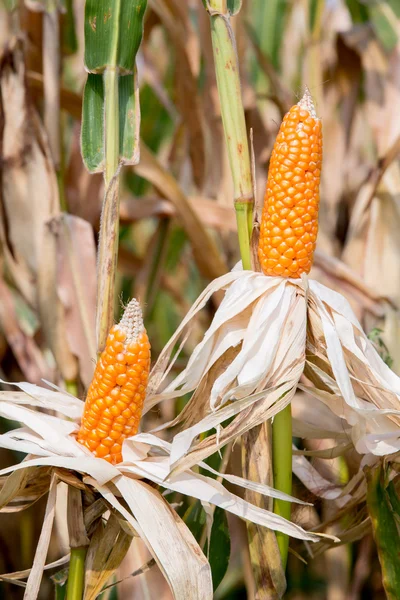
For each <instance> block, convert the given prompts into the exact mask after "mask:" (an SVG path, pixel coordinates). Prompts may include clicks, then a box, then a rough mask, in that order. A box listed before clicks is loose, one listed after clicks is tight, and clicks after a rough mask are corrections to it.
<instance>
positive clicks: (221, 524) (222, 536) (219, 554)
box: [205, 506, 231, 591]
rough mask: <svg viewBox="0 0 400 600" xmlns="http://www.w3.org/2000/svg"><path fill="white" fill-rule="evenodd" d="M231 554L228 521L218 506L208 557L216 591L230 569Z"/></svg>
mask: <svg viewBox="0 0 400 600" xmlns="http://www.w3.org/2000/svg"><path fill="white" fill-rule="evenodd" d="M206 549H207V546H206V548H205V550H206ZM230 554H231V539H230V536H229V527H228V519H227V518H226V513H225V511H224V510H223V509H222V508H219V507H218V506H217V507H216V509H215V511H214V520H213V524H212V528H211V537H210V551H209V555H208V560H209V563H210V566H211V573H212V580H213V588H214V591H215V590H216V589H217V587H218V586H219V584H220V583H221V581H222V580H223V578H224V575H225V573H226V571H227V569H228V565H229V558H230Z"/></svg>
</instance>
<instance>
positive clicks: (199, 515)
mask: <svg viewBox="0 0 400 600" xmlns="http://www.w3.org/2000/svg"><path fill="white" fill-rule="evenodd" d="M183 520H184V522H185V524H186V526H187V527H188V528H189V529H190V531H191V532H192V535H193V536H194V537H195V538H196V540H197V541H198V542H199V541H200V538H201V535H202V533H203V529H204V526H205V524H206V513H205V511H204V508H203V507H202V505H201V502H200V500H196V502H194V504H192V505H191V506H189V508H188V509H187V511H186V513H185V515H184V517H183Z"/></svg>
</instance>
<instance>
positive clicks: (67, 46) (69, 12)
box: [61, 0, 78, 54]
mask: <svg viewBox="0 0 400 600" xmlns="http://www.w3.org/2000/svg"><path fill="white" fill-rule="evenodd" d="M65 10H66V12H65V15H63V18H62V30H61V31H62V49H63V52H64V54H75V52H77V50H78V40H77V37H76V30H75V15H74V9H73V5H72V0H66V3H65Z"/></svg>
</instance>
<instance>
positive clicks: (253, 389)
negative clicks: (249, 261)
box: [147, 268, 400, 468]
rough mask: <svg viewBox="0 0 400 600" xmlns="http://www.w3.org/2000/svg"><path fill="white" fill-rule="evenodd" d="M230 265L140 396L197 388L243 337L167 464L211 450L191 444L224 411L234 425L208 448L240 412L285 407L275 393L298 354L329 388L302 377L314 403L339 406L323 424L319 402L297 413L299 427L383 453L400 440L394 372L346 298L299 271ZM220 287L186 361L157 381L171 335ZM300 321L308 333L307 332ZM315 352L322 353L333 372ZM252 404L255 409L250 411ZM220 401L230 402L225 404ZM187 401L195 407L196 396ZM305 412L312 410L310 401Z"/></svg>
mask: <svg viewBox="0 0 400 600" xmlns="http://www.w3.org/2000/svg"><path fill="white" fill-rule="evenodd" d="M229 275H230V277H228V276H226V277H221V278H220V279H219V280H216V281H214V282H213V283H212V284H211V285H210V286H209V287H208V288H207V289H206V290H205V291H204V292H203V294H202V296H201V298H200V299H199V302H198V303H195V305H194V308H193V309H192V310H191V311H190V312H189V313H188V315H187V317H186V318H185V320H184V322H183V323H182V325H181V327H180V328H179V329H178V330H177V332H176V334H175V335H174V336H173V338H172V340H171V344H169V345H167V347H166V348H165V349H164V352H163V353H162V355H161V357H160V361H159V363H158V364H157V365H156V367H155V371H154V372H155V374H156V378H155V380H154V382H155V385H154V386H153V388H152V390H151V393H150V394H149V396H148V399H147V404H148V407H152V406H154V405H155V404H156V403H157V402H160V401H162V400H164V399H167V398H170V397H177V396H179V395H181V394H186V393H188V392H190V391H192V390H193V389H195V388H196V387H197V386H198V385H199V384H200V382H201V381H202V380H203V378H205V377H206V376H207V374H208V373H209V371H210V369H211V367H212V366H213V365H214V364H215V363H216V361H217V360H218V358H219V357H220V356H221V354H222V353H223V352H225V351H226V350H228V349H229V348H230V347H234V346H238V345H239V344H240V346H239V352H238V353H236V356H235V358H234V359H233V360H232V362H231V363H230V365H228V367H227V368H226V370H225V372H223V373H222V374H220V375H219V376H218V377H217V379H216V380H215V381H214V384H213V386H212V389H211V392H210V396H209V411H208V414H206V416H205V417H204V418H203V419H202V420H200V421H198V422H197V423H196V424H195V425H194V426H191V427H189V428H187V429H185V430H184V431H182V432H181V433H179V434H178V435H176V436H175V439H174V441H173V446H172V450H171V463H172V466H174V468H177V467H178V465H179V468H181V467H183V466H186V467H189V466H191V465H192V464H194V462H191V461H190V460H189V456H190V455H192V457H193V460H195V459H196V460H197V459H203V458H205V456H208V455H209V454H211V447H210V446H209V447H208V450H207V448H205V445H206V444H205V442H204V443H203V444H201V443H199V444H196V443H195V440H196V438H198V436H199V434H200V433H203V432H205V431H209V430H210V429H212V428H217V427H218V426H220V425H221V423H222V422H223V421H224V419H227V418H229V417H231V416H233V415H236V418H235V420H234V423H236V422H237V430H236V431H235V430H234V428H233V427H232V426H231V427H230V429H231V430H232V434H231V436H230V437H229V436H228V435H224V430H223V429H222V431H220V433H219V436H218V437H219V441H220V443H218V442H217V441H215V443H214V447H213V448H212V450H213V451H215V450H216V449H217V448H219V447H220V445H223V444H224V443H227V441H229V440H230V439H232V438H234V437H235V436H236V435H241V434H242V433H243V432H244V431H245V430H246V428H245V427H243V424H242V423H240V414H241V413H242V412H243V414H245V413H246V415H248V422H247V426H248V428H249V429H250V428H251V427H253V426H255V425H257V424H258V423H259V422H260V421H258V420H257V419H258V418H259V413H257V410H258V408H259V407H260V406H261V405H263V407H264V408H265V409H266V411H267V410H268V411H269V413H268V417H269V418H270V417H271V416H273V415H274V414H276V412H278V411H279V410H282V408H284V404H283V403H281V400H282V397H280V396H282V394H283V393H284V392H286V393H287V395H291V396H293V393H294V391H295V389H296V388H297V387H298V385H299V379H300V377H301V375H302V373H303V369H304V364H307V367H308V369H309V370H310V371H311V372H313V373H315V375H316V377H317V378H318V379H320V380H321V381H323V383H324V385H325V386H327V387H328V388H329V391H327V390H326V389H323V390H321V389H318V387H313V386H312V385H309V384H308V385H307V386H305V387H304V386H301V387H302V389H304V390H305V391H307V392H308V393H309V394H310V395H312V396H313V397H314V398H315V399H316V400H317V404H320V403H322V404H323V405H325V407H327V409H329V411H330V412H331V413H333V415H332V416H333V417H334V415H336V421H335V420H334V419H335V418H334V419H333V420H332V422H330V423H329V426H324V425H323V422H325V423H327V421H328V418H327V414H326V413H325V414H322V409H323V407H322V406H321V405H320V407H319V408H317V407H316V413H315V419H314V421H313V423H310V419H309V418H308V417H306V418H305V419H304V420H303V419H296V418H295V420H294V427H295V430H296V432H297V433H298V434H299V435H303V436H305V437H307V436H308V435H310V437H321V438H324V437H325V438H327V437H332V438H334V439H336V440H337V441H339V442H341V443H342V444H343V445H344V443H345V442H346V441H347V442H348V441H349V439H351V440H352V442H353V444H354V446H355V448H356V450H357V452H359V453H360V454H369V453H371V454H375V455H376V456H384V455H387V454H394V453H395V452H397V451H398V450H400V436H399V435H398V430H399V425H400V378H399V377H398V376H397V375H396V374H395V373H394V372H393V371H391V369H390V368H389V367H388V366H387V365H386V364H385V363H384V362H383V360H382V359H381V358H380V356H379V355H378V353H377V352H376V350H375V348H374V347H373V345H372V343H371V342H370V340H369V339H368V337H367V336H366V334H365V333H364V332H363V330H362V328H361V325H360V324H359V322H358V320H357V318H356V317H355V315H354V313H353V311H352V309H351V307H350V305H349V303H348V302H347V300H346V299H345V298H344V297H343V296H341V295H340V294H338V293H337V292H334V291H332V290H330V289H329V288H327V287H325V286H324V285H322V284H320V283H318V282H316V281H312V280H308V279H307V277H306V276H303V279H302V280H299V279H296V280H290V279H289V280H283V279H281V278H279V277H277V278H271V277H265V276H264V275H262V274H260V273H254V272H252V271H241V270H240V269H239V268H238V269H235V270H234V271H233V272H232V273H230V274H229ZM218 289H225V290H226V292H225V297H224V299H223V301H222V303H221V305H220V306H219V308H218V310H217V312H216V314H215V316H214V319H213V321H212V323H211V325H210V327H209V329H208V330H207V332H206V333H205V335H204V338H203V340H202V341H201V342H200V343H199V344H198V345H197V346H196V348H195V349H194V351H193V353H192V356H191V358H190V360H189V363H188V365H187V367H186V369H185V370H184V371H183V372H182V373H180V374H179V375H178V376H177V377H176V378H175V379H174V380H173V381H172V382H170V383H169V384H168V385H167V386H164V387H163V383H162V382H163V381H164V379H163V376H162V375H161V374H160V373H161V370H162V368H163V366H164V369H165V370H168V369H169V368H170V365H171V363H170V364H169V365H168V360H169V357H170V352H171V348H172V345H173V344H175V343H176V342H177V341H179V340H180V339H181V338H182V337H183V335H184V334H185V331H186V327H187V325H188V324H189V323H190V320H191V319H193V318H194V317H195V316H196V314H197V312H198V311H199V310H200V308H201V307H203V306H204V303H205V301H206V300H207V299H208V298H209V297H210V295H211V294H212V293H214V292H215V291H217V290H218ZM238 307H241V308H240V309H239V308H238ZM307 323H309V325H310V329H311V331H312V332H313V338H309V337H308V336H307V339H306V327H307ZM306 351H307V360H306V356H305V352H306ZM312 356H317V357H319V358H320V359H322V360H323V361H324V362H325V363H326V365H327V367H329V369H331V370H332V372H333V377H332V375H331V374H330V372H329V370H327V371H325V370H323V369H322V368H321V365H320V364H319V363H318V362H315V361H313V359H312ZM157 382H160V385H159V386H158V387H157V385H156V383H157ZM279 386H282V387H281V388H280V387H279ZM162 388H163V389H162ZM279 389H280V390H281V394H280V395H279V391H278V392H277V390H279ZM227 402H230V403H231V404H228V405H227ZM251 404H254V409H252V410H251V411H250V412H249V406H250V405H251ZM226 407H227V408H228V409H229V411H227V412H224V411H225V409H226ZM275 409H276V410H275ZM192 410H193V411H196V406H195V405H194V406H192ZM317 413H318V414H319V416H321V417H323V421H320V420H319V418H317ZM303 415H305V413H304V412H303ZM310 417H311V420H312V418H313V417H312V411H310ZM328 432H329V435H328ZM193 444H194V445H193Z"/></svg>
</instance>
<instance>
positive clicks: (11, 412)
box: [0, 300, 320, 600]
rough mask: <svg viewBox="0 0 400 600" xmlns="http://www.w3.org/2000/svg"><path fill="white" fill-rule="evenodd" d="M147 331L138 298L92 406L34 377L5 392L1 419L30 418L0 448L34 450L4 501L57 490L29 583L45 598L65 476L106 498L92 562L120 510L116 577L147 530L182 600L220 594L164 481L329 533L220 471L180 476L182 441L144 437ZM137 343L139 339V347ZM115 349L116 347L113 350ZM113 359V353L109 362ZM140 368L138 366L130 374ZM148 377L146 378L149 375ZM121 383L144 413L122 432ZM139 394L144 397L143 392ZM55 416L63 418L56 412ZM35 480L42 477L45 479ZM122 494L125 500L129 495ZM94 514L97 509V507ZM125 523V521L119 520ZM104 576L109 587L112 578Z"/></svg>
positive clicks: (281, 522) (265, 519)
mask: <svg viewBox="0 0 400 600" xmlns="http://www.w3.org/2000/svg"><path fill="white" fill-rule="evenodd" d="M143 336H145V330H144V327H143V321H142V316H141V313H140V309H139V305H138V303H137V302H136V300H133V301H132V302H131V303H130V304H129V305H128V307H127V309H126V311H125V315H124V316H123V318H122V320H121V322H120V324H119V325H116V326H114V327H113V329H112V331H111V334H110V337H109V340H108V344H107V346H106V349H105V353H104V355H103V357H102V358H101V359H100V360H99V364H100V367H98V368H97V369H96V376H95V378H94V380H93V383H92V386H91V388H90V390H89V393H88V399H87V402H86V404H85V405H84V403H83V402H82V401H81V400H79V399H77V398H75V397H74V396H71V395H70V394H66V393H65V392H63V391H62V390H58V389H47V388H41V387H38V386H35V385H32V384H28V383H19V384H12V385H15V386H16V387H17V389H18V390H19V391H13V392H4V391H3V392H0V416H2V417H5V418H7V419H10V420H13V421H19V422H20V423H21V425H22V427H20V428H17V429H13V430H11V431H9V432H7V433H6V434H3V435H0V447H3V448H10V449H13V450H17V451H20V452H24V453H26V454H27V455H28V456H27V458H26V459H25V461H23V462H22V463H19V464H15V465H13V466H11V467H8V468H6V469H3V470H2V471H0V477H2V478H3V479H2V481H1V483H2V490H1V500H2V502H3V506H5V505H8V509H9V510H18V509H21V508H24V507H26V506H28V505H30V503H31V502H34V501H35V500H36V499H37V498H38V497H40V496H42V495H43V494H45V493H46V492H47V491H49V492H50V493H49V496H48V498H49V499H48V510H47V512H46V514H48V515H49V517H48V518H47V519H46V520H45V523H44V526H43V530H42V533H43V536H42V540H43V541H42V544H41V550H40V552H37V553H36V556H35V561H34V565H33V569H32V570H31V572H30V575H29V577H30V579H29V580H28V585H29V590H30V591H29V594H30V596H29V598H36V597H37V593H38V590H39V586H40V580H41V577H42V572H43V567H44V563H45V557H46V553H47V548H48V545H49V542H50V532H51V527H52V519H53V518H54V512H55V506H56V503H57V486H58V483H59V482H60V481H65V482H66V483H68V484H70V485H72V486H73V488H74V489H75V488H78V490H83V491H85V493H86V494H87V495H89V497H93V498H94V505H93V506H95V505H96V503H97V504H98V502H99V500H100V499H101V498H102V499H103V502H104V505H102V506H103V508H102V509H101V510H100V512H99V513H98V514H97V521H98V527H97V529H96V528H95V530H94V532H93V531H92V530H93V527H92V529H89V530H88V532H86V531H85V527H84V525H83V524H85V526H86V523H87V522H88V521H87V518H86V517H87V514H86V513H85V518H84V517H83V516H82V518H81V523H82V527H83V531H81V535H80V539H84V540H89V538H91V536H92V535H93V538H92V539H91V540H90V544H91V545H90V546H89V551H88V555H87V556H88V558H87V560H89V559H90V560H95V556H96V553H95V552H94V551H91V548H92V545H93V544H94V543H99V544H101V539H102V537H101V536H100V537H99V534H98V533H96V531H97V532H98V531H99V528H100V529H101V525H102V524H101V520H102V515H103V513H104V512H105V511H106V510H107V509H108V510H111V513H110V515H111V516H110V519H111V521H110V520H109V522H108V524H107V527H108V529H109V533H107V535H110V536H111V535H112V536H114V538H115V540H116V542H115V549H118V548H120V554H119V555H118V557H117V556H113V557H111V555H110V558H109V561H111V562H112V564H113V565H114V567H113V569H111V570H110V571H109V574H110V575H111V574H112V572H113V571H114V570H115V569H116V568H117V566H118V564H119V562H120V561H121V560H122V558H123V556H124V552H126V550H127V548H128V547H129V543H130V538H132V537H133V536H134V535H138V536H140V537H141V538H142V540H143V542H144V543H145V544H146V546H147V548H148V550H149V551H150V553H151V554H152V556H153V558H154V559H155V561H156V562H157V564H158V565H159V567H160V569H161V571H162V573H163V574H164V576H165V578H166V580H167V582H168V583H169V585H170V587H171V590H172V593H173V596H174V598H177V599H182V600H183V599H185V600H187V599H201V600H203V599H204V600H209V599H211V598H212V594H213V591H212V578H211V570H210V565H209V563H208V561H207V559H206V557H205V556H204V554H203V552H202V550H201V548H200V546H199V545H198V543H197V541H196V540H195V538H194V537H193V536H192V534H191V533H190V531H189V529H188V528H187V527H186V525H185V524H184V523H183V521H181V519H180V517H179V516H178V514H177V513H176V512H175V511H174V509H173V508H172V507H171V506H169V505H168V503H167V502H166V501H165V499H164V498H163V496H162V495H161V493H160V492H159V491H158V489H157V487H160V488H161V489H164V490H171V491H174V492H177V493H180V494H184V495H189V496H193V497H194V498H197V499H199V500H200V501H201V502H202V503H204V505H205V506H209V505H214V506H219V507H221V508H223V509H225V510H227V511H229V512H231V513H233V514H235V515H237V516H239V517H241V518H243V519H247V520H250V521H252V522H254V523H257V524H258V525H264V526H266V527H269V528H271V529H273V530H277V531H282V532H283V533H285V534H287V535H293V536H295V537H297V538H299V539H303V540H308V541H313V542H316V541H318V540H319V539H320V535H319V534H315V533H309V532H307V531H305V530H304V529H302V528H301V527H300V526H299V525H296V524H294V523H291V522H289V521H287V520H285V519H283V518H282V517H278V516H277V515H274V514H273V513H271V512H269V511H266V510H262V509H260V508H258V507H256V506H254V505H252V504H250V503H248V502H246V501H245V500H243V499H242V498H240V497H239V496H236V495H234V494H232V493H231V492H229V491H228V490H227V489H226V488H225V487H224V485H223V484H222V483H221V482H220V481H217V480H216V479H214V478H212V477H208V476H205V475H201V474H199V473H198V472H195V471H194V470H191V469H183V470H182V471H181V472H179V473H176V474H174V473H171V450H172V447H173V438H172V440H171V442H168V441H166V440H164V439H160V438H159V437H157V436H156V435H153V434H150V433H139V434H136V435H134V434H135V433H136V432H137V422H136V421H137V419H138V418H139V416H140V411H141V408H142V407H141V401H142V398H143V393H142V392H143V390H142V389H141V388H140V389H139V390H138V389H136V388H137V387H138V386H143V383H140V382H139V380H138V381H136V379H137V378H138V373H137V371H139V372H140V374H142V373H145V375H146V379H147V367H148V361H149V348H148V340H147V336H145V338H146V339H145V340H144V342H143V343H142V344H138V339H142V338H143ZM122 338H123V339H122ZM135 344H138V347H137V348H136V346H135ZM121 345H122V347H121ZM111 346H112V350H113V351H112V352H111V351H109V350H110V348H111ZM133 346H135V347H134V348H133ZM132 348H133V349H134V350H135V352H134V351H133V349H132ZM136 350H137V352H136ZM119 355H121V356H119ZM103 358H105V359H106V360H105V361H104V360H103ZM116 365H120V367H119V368H118V369H117V370H122V367H125V370H124V373H116V372H115V373H114V370H112V373H111V371H110V373H109V374H108V375H109V377H108V379H110V381H108V380H107V377H104V378H103V379H104V381H103V382H101V377H100V375H101V374H102V373H105V372H107V366H116ZM136 367H137V369H136V370H135V368H136ZM130 369H131V370H132V372H130V371H129V370H130ZM112 374H114V375H115V381H114V379H113V377H111V375H112ZM121 375H125V377H121ZM130 377H133V378H134V379H135V378H136V379H135V381H133V382H131V383H132V386H133V387H135V386H134V385H133V384H135V385H136V384H137V385H136V388H135V390H131V391H132V394H131V397H128V396H129V395H128V396H127V399H126V400H125V399H124V398H122V400H121V395H122V394H123V393H125V394H126V392H127V391H129V390H130V387H128V388H126V389H125V392H123V390H124V385H125V386H126V385H127V383H128V382H129V379H130ZM152 377H153V378H154V379H155V380H156V379H157V370H156V371H155V372H154V373H153V375H151V376H150V385H149V387H150V388H151V387H152V386H153V387H154V385H155V381H154V382H153V383H152V381H151V379H152ZM107 381H108V383H107ZM140 381H141V382H143V381H144V378H143V379H140ZM3 383H4V382H3ZM105 384H107V386H108V387H107V386H106V387H107V389H105V388H104V389H103V387H102V386H104V385H105ZM112 390H116V391H117V392H118V395H119V399H118V400H117V402H116V403H115V406H116V408H118V410H119V409H120V410H121V411H122V412H123V411H126V410H128V409H127V408H126V407H123V406H122V405H121V406H120V405H119V404H118V402H122V401H123V403H124V404H127V405H128V406H129V410H130V412H133V413H134V415H133V416H129V415H123V417H124V419H125V420H124V423H122V427H123V432H122V433H121V431H120V429H121V428H120V427H119V422H118V419H119V416H120V415H117V414H114V412H117V411H114V412H112V413H111V414H112V416H113V419H112V420H111V423H109V422H108V421H104V412H105V411H107V410H108V408H107V403H106V401H105V399H106V398H108V397H111V398H112V395H111V391H112ZM137 394H139V396H140V397H139V396H137V397H136V395H137ZM99 400H100V402H98V401H99ZM103 400H104V402H103ZM38 409H40V412H39V411H38ZM94 409H95V410H94ZM55 413H56V414H57V416H54V414H55ZM107 415H108V413H106V417H105V418H106V419H108V416H107ZM136 417H137V419H136ZM90 419H93V420H92V421H91V420H90ZM126 419H128V421H129V419H135V421H134V422H132V423H128V422H126ZM102 420H103V421H104V422H103V424H102ZM91 424H92V425H91ZM104 425H107V427H105V426H104ZM116 426H117V427H116ZM90 427H92V430H90ZM124 428H129V431H128V429H126V431H125V429H124ZM89 432H91V433H92V434H93V435H92V436H91V437H90V436H89V437H88V433H89ZM98 434H100V437H99V435H98ZM114 434H115V436H119V437H118V439H117V441H115V439H114V438H115V436H114ZM92 438H93V441H94V442H95V444H94V445H93V448H92V450H93V451H91V449H90V444H89V443H88V440H90V439H92ZM108 439H109V440H110V442H111V441H113V444H116V443H117V444H118V448H114V450H115V452H114V451H113V450H112V449H113V445H111V446H107V445H105V447H104V448H110V450H109V454H107V453H103V450H102V449H101V451H100V453H99V448H102V444H103V445H104V440H108ZM78 440H79V441H81V442H82V443H79V441H78ZM96 454H97V455H96ZM102 454H104V456H103V457H102V456H101V455H102ZM110 463H115V464H110ZM198 464H199V465H201V466H202V468H203V469H205V470H206V471H207V470H208V471H209V472H210V473H211V474H212V475H215V474H217V475H220V476H221V478H222V479H225V480H227V481H229V482H232V483H235V484H236V485H238V486H240V487H242V488H248V489H252V490H255V491H256V492H258V493H261V494H264V495H266V496H269V497H273V498H278V499H283V500H287V501H292V502H299V503H300V504H304V503H303V502H301V501H299V500H296V499H295V498H292V497H291V496H288V495H286V494H283V493H280V492H278V491H276V490H274V489H273V488H271V487H269V486H266V485H261V484H258V483H254V482H251V481H247V480H245V479H242V478H240V477H235V476H233V475H228V474H219V473H217V472H216V471H214V470H213V469H211V467H209V466H208V465H206V464H205V463H202V462H201V460H200V461H199V463H198ZM38 470H39V473H43V477H42V478H40V477H38V476H37V475H33V474H34V473H35V474H36V473H37V472H38ZM8 474H11V475H10V477H9V478H5V476H6V475H8ZM34 479H35V480H37V481H36V482H35V485H34V484H33V481H34ZM148 482H152V484H153V485H154V484H155V486H156V487H152V486H151V485H149V483H148ZM33 485H34V487H33V488H32V486H33ZM75 496H76V494H75ZM121 498H122V499H123V501H124V502H121ZM27 500H28V502H27ZM61 500H62V499H61ZM91 511H92V512H93V511H94V512H96V511H95V509H91ZM49 519H50V520H49ZM118 523H122V524H123V525H120V526H119V525H118ZM91 525H93V523H92V522H91ZM106 531H108V530H107V528H106ZM129 531H130V535H129ZM127 532H128V536H127ZM86 533H87V534H88V535H89V538H88V537H87V534H86ZM104 535H106V533H104ZM96 536H97V538H96ZM114 538H113V539H114ZM93 540H94V541H93ZM96 540H97V541H96ZM117 540H119V541H118V543H117ZM115 549H114V550H113V552H114V553H115V552H116V550H115ZM111 558H112V560H111ZM66 560H68V557H66ZM66 560H64V562H66ZM111 562H110V564H111ZM60 564H61V563H60ZM107 568H110V567H109V566H108V567H107ZM91 573H92V571H91V570H90V568H89V567H88V571H87V577H88V578H89V579H88V580H87V581H86V590H88V589H90V590H91V592H90V594H92V595H90V594H89V595H88V596H87V597H88V598H89V597H90V598H91V597H95V596H96V593H98V592H99V591H100V588H98V589H97V587H96V584H95V582H94V581H92V579H93V577H92V576H91ZM101 582H102V585H103V583H104V581H103V580H101ZM99 585H100V584H99ZM88 593H89V592H88ZM85 597H86V596H85Z"/></svg>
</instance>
